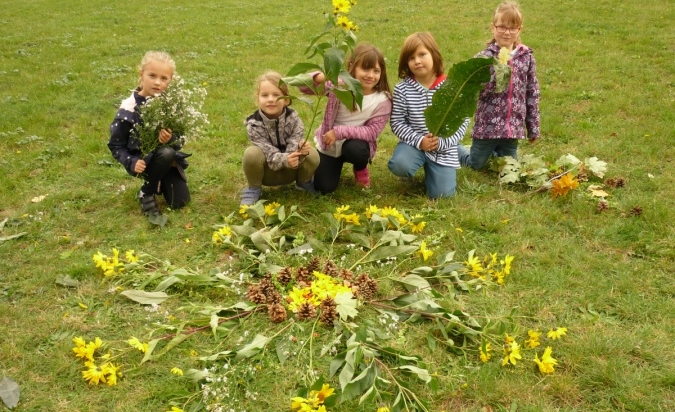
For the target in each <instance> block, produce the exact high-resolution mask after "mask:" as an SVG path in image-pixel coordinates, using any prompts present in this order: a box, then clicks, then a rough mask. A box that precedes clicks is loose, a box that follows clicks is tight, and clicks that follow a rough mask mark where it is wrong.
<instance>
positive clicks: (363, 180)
mask: <svg viewBox="0 0 675 412" xmlns="http://www.w3.org/2000/svg"><path fill="white" fill-rule="evenodd" d="M354 179H355V180H356V183H358V184H360V185H361V186H363V187H365V188H369V187H370V171H368V166H366V168H365V169H362V170H354Z"/></svg>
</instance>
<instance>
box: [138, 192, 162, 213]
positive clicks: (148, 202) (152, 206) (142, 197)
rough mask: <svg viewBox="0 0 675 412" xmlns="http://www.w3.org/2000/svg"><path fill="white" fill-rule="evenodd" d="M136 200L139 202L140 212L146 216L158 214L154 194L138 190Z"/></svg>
mask: <svg viewBox="0 0 675 412" xmlns="http://www.w3.org/2000/svg"><path fill="white" fill-rule="evenodd" d="M138 201H139V202H140V204H141V212H143V214H144V215H146V216H155V215H160V214H161V212H160V211H159V207H158V206H157V202H155V195H150V194H145V193H143V191H142V190H140V191H139V192H138Z"/></svg>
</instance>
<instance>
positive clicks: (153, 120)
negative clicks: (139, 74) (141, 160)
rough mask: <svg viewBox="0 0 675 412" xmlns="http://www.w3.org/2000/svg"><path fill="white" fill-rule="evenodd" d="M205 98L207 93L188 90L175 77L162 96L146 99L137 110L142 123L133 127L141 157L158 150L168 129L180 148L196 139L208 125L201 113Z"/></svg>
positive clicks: (198, 89) (178, 77)
mask: <svg viewBox="0 0 675 412" xmlns="http://www.w3.org/2000/svg"><path fill="white" fill-rule="evenodd" d="M205 98H206V89H204V88H203V87H199V86H198V87H194V88H188V87H187V86H186V84H185V80H184V79H183V78H182V77H180V76H177V75H176V76H174V78H173V80H172V81H171V83H170V84H169V87H167V88H166V90H165V91H164V93H162V94H159V95H155V96H153V97H150V98H148V100H147V101H146V102H145V104H143V105H142V106H141V107H140V108H139V112H140V113H139V114H140V116H141V122H140V123H139V124H137V125H136V132H137V137H138V140H139V141H140V142H141V151H142V152H143V154H148V153H150V152H152V151H153V150H155V149H156V148H157V147H158V146H161V144H160V143H159V140H158V137H159V131H160V130H162V129H171V132H172V134H173V135H178V136H180V139H181V140H180V142H179V143H180V145H181V146H182V145H184V144H185V143H187V142H188V141H190V140H191V139H195V138H197V137H199V135H200V134H201V133H202V131H203V128H204V126H206V125H207V124H208V123H209V120H208V116H207V114H206V113H202V112H201V110H202V106H203V105H204V99H205Z"/></svg>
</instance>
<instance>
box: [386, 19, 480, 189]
mask: <svg viewBox="0 0 675 412" xmlns="http://www.w3.org/2000/svg"><path fill="white" fill-rule="evenodd" d="M443 71H444V70H443V57H442V56H441V53H440V50H439V47H438V44H437V43H436V40H435V39H434V37H433V36H432V35H431V33H429V32H419V33H414V34H412V35H410V36H408V38H407V39H405V42H404V43H403V48H402V49H401V55H400V58H399V62H398V77H399V78H400V79H403V80H401V81H400V82H399V83H398V84H397V85H396V87H395V88H394V95H393V107H392V112H391V119H390V121H389V122H390V124H391V130H392V132H393V133H394V134H395V135H396V136H397V137H398V139H399V142H398V145H397V146H396V149H395V150H394V154H393V155H392V157H391V159H390V160H389V164H388V166H389V170H390V171H391V172H392V173H393V174H394V175H396V176H399V177H401V178H402V179H403V180H406V181H408V182H411V181H412V180H413V176H415V173H417V171H418V170H419V169H420V168H422V167H424V184H425V186H426V192H427V196H428V197H429V198H430V199H437V198H440V197H450V196H453V195H454V194H455V188H456V169H459V167H460V166H459V159H458V156H457V144H458V143H459V141H460V140H462V138H463V137H464V133H465V132H466V129H467V127H468V126H469V119H466V120H465V121H464V123H463V124H462V125H461V126H460V128H459V129H458V130H457V131H456V132H455V133H454V134H453V135H452V136H447V137H446V136H433V135H432V134H431V133H429V130H428V129H427V126H426V124H425V120H424V109H426V108H427V106H429V105H430V104H431V98H432V97H433V95H434V93H435V92H436V90H438V89H439V88H440V87H441V85H442V84H443V82H444V81H445V74H443Z"/></svg>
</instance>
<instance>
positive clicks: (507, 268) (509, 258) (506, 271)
mask: <svg viewBox="0 0 675 412" xmlns="http://www.w3.org/2000/svg"><path fill="white" fill-rule="evenodd" d="M514 257H515V256H511V255H506V256H504V260H502V261H501V262H499V263H501V264H502V265H504V274H506V275H508V274H510V273H511V262H513V258H514Z"/></svg>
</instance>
